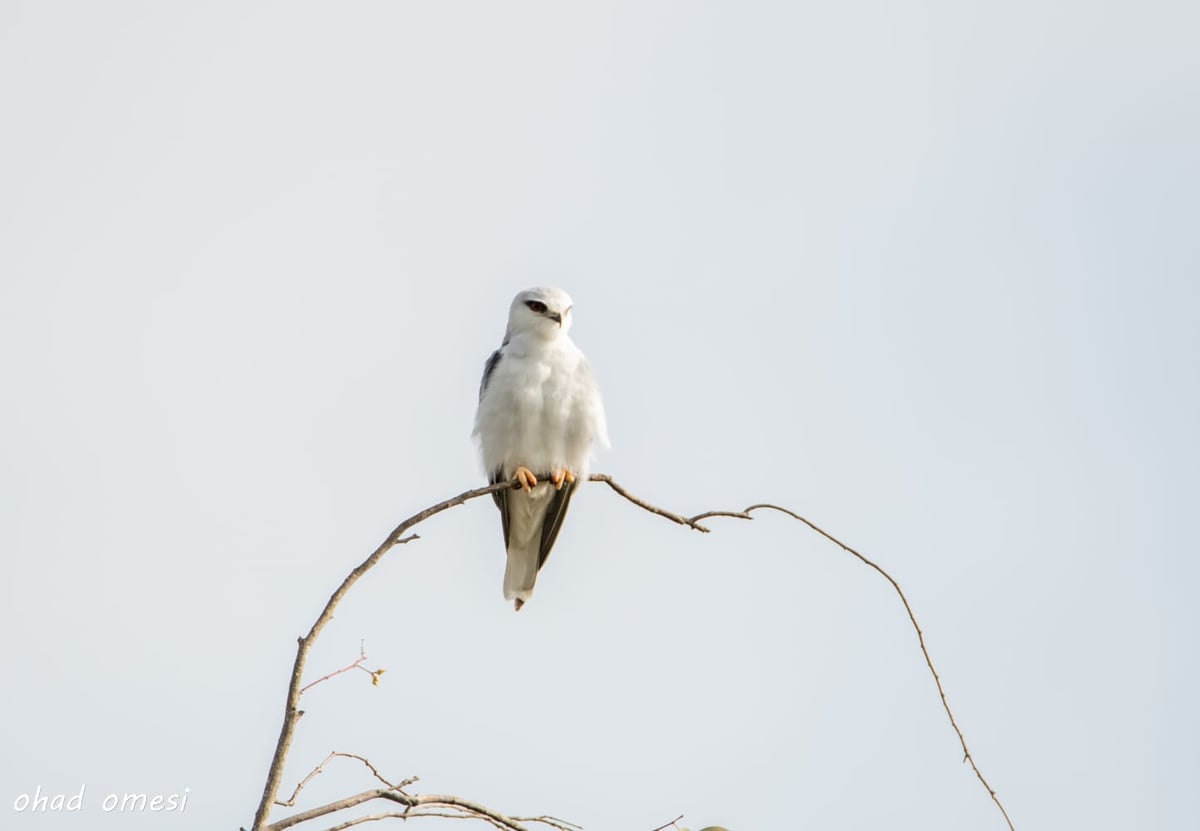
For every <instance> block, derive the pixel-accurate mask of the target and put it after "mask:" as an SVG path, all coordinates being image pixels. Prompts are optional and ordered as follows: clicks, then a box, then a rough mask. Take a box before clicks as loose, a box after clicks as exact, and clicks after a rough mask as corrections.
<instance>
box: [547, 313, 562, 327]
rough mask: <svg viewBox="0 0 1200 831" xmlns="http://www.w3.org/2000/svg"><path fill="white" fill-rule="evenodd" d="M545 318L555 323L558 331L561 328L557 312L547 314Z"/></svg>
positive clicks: (560, 320)
mask: <svg viewBox="0 0 1200 831" xmlns="http://www.w3.org/2000/svg"><path fill="white" fill-rule="evenodd" d="M546 317H548V318H550V319H551V320H553V321H554V322H555V323H557V324H558V328H559V329H561V328H562V315H560V314H559V313H558V312H554V313H553V314H548V315H546Z"/></svg>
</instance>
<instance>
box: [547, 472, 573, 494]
mask: <svg viewBox="0 0 1200 831" xmlns="http://www.w3.org/2000/svg"><path fill="white" fill-rule="evenodd" d="M550 481H551V482H553V483H554V489H555V490H556V491H560V490H562V486H563V483H564V482H566V483H567V484H572V483H574V482H575V474H574V473H572V472H571V471H569V470H567V469H566V468H563V469H562V470H552V471H550Z"/></svg>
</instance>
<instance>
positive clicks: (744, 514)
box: [692, 503, 1015, 831]
mask: <svg viewBox="0 0 1200 831" xmlns="http://www.w3.org/2000/svg"><path fill="white" fill-rule="evenodd" d="M761 510H771V511H779V512H780V513H782V514H787V515H788V516H790V517H791V518H792V519H795V520H798V521H799V522H802V523H804V524H805V525H807V526H808V527H809V528H811V529H812V530H813V531H816V532H817V533H818V534H820V535H821V536H822V537H824V538H825V539H827V540H829V541H830V542H831V543H833V544H834V545H836V546H838V547H839V548H841V549H842V550H843V551H845V552H846V553H848V554H852V555H854V556H855V557H857V558H858V559H859V560H860V561H861V562H863V563H864V564H866V565H868V566H870V567H871V568H873V569H875V571H877V572H879V574H880V575H882V576H883V578H884V579H885V580H887V581H888V582H889V583H891V584H892V588H893V589H895V590H896V594H898V595H899V596H900V602H901V603H903V604H904V611H906V612H907V613H908V619H909V620H910V621H911V622H912V626H913V629H914V630H915V631H916V633H917V642H918V643H919V644H920V646H921V654H922V655H924V656H925V664H926V666H928V667H929V673H930V674H931V675H932V676H933V683H934V684H936V685H937V691H938V695H939V696H941V699H942V709H944V710H945V711H946V715H947V716H948V717H949V719H950V726H951V727H953V728H954V732H955V734H956V735H957V736H958V742H959V744H961V745H962V749H963V761H964V762H969V763H970V764H971V770H973V771H975V776H976V777H977V778H978V779H979V782H980V784H982V785H983V787H984V788H986V789H987V792H988V795H989V796H991V798H992V801H993V802H995V803H996V807H997V808H999V809H1000V813H1001V814H1003V815H1004V821H1005V822H1006V823H1008V827H1009V829H1010V831H1015V829H1014V828H1013V823H1012V820H1011V819H1010V818H1009V816H1008V811H1006V810H1005V809H1004V805H1003V804H1002V803H1001V802H1000V797H998V796H996V791H995V790H993V789H992V786H991V785H989V784H988V781H987V780H986V779H984V778H983V773H982V772H981V771H980V770H979V766H978V765H976V764H975V757H974V756H972V755H971V751H970V750H968V749H967V740H966V738H965V737H964V736H963V732H962V730H961V729H960V728H959V726H958V721H957V720H956V719H955V718H954V711H953V710H951V709H950V702H949V701H947V699H946V689H945V687H943V686H942V678H941V676H940V675H938V671H937V669H936V668H935V667H934V665H933V658H932V657H930V655H929V647H928V646H927V645H926V644H925V633H924V632H923V631H922V630H921V624H919V623H917V616H916V615H915V614H914V613H913V610H912V606H911V605H909V602H908V598H907V597H905V595H904V591H903V590H902V589H901V588H900V584H899V583H897V582H896V580H895V578H893V577H892V575H890V574H888V573H887V572H886V571H884V569H883V568H882V567H881V566H880V565H879V564H878V563H876V562H875V561H874V560H871V559H869V558H867V557H866V556H864V555H863V554H862V553H860V552H858V551H856V550H855V549H853V548H851V547H850V546H848V545H846V543H844V542H842V541H841V540H839V539H838V538H837V537H835V536H833V535H832V534H830V533H829V532H828V531H826V530H825V529H823V528H821V527H820V526H818V525H816V524H814V523H813V522H810V521H809V520H807V519H805V518H804V517H802V516H800V515H799V514H797V513H796V512H795V511H790V510H788V509H787V508H781V507H780V506H778V505H770V504H767V503H760V504H757V505H751V506H750V507H749V508H747V509H746V510H744V511H709V512H708V513H704V514H698V515H697V516H695V517H692V519H693V521H694V520H697V519H704V518H707V517H716V516H722V517H732V518H735V519H753V518H754V517H753V516H751V514H752V512H754V511H761Z"/></svg>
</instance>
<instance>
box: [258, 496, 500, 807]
mask: <svg viewBox="0 0 1200 831" xmlns="http://www.w3.org/2000/svg"><path fill="white" fill-rule="evenodd" d="M514 487H519V485H517V483H515V482H500V483H498V484H495V485H488V486H487V487H484V488H475V489H474V490H469V491H464V492H462V493H460V494H459V495H458V496H453V497H451V498H450V499H446V500H444V501H442V502H439V503H437V504H436V505H432V506H430V507H428V508H426V509H425V510H423V511H421V512H420V513H417V514H413V515H412V516H410V517H409V518H408V519H406V520H404V522H401V523H400V524H399V525H397V526H396V527H395V528H394V529H393V530H392V533H390V534H388V535H387V539H385V540H384V541H383V542H382V543H380V544H379V547H378V548H376V549H375V551H373V552H372V553H371V556H370V557H367V559H365V560H363V561H362V563H360V564H359V565H358V567H357V568H355V569H354V570H353V571H351V572H350V574H348V575H347V576H346V579H345V580H343V581H342V584H341V585H340V586H338V587H337V590H336V591H335V592H334V593H333V594H332V595H330V597H329V601H328V602H327V603H326V604H325V608H324V609H323V610H322V611H321V614H320V615H319V616H318V617H317V619H316V622H314V623H313V625H312V628H311V629H309V630H308V634H307V635H305V636H304V637H302V638H298V639H297V645H296V660H295V663H293V664H292V680H291V682H290V683H289V684H288V695H287V703H286V704H285V706H284V710H283V726H282V727H281V728H280V730H279V740H278V741H277V742H276V743H275V755H274V756H273V757H272V758H271V766H270V767H269V768H268V769H267V783H266V785H265V786H264V787H263V794H262V799H261V800H260V801H259V803H258V810H257V811H256V812H255V813H254V831H263V829H265V828H266V827H267V818H268V817H269V816H270V814H271V806H272V805H273V804H274V802H275V799H276V797H277V796H278V795H279V783H280V781H281V780H282V779H283V763H284V760H286V759H287V754H288V750H289V749H290V748H291V746H292V737H293V735H295V732H296V722H297V721H299V720H300V716H301V715H303V711H302V710H301V709H300V708H299V703H300V693H301V690H302V687H301V686H300V681H301V678H302V677H303V676H304V664H305V663H306V662H307V660H308V650H309V649H310V648H312V644H313V642H314V641H315V640H316V639H317V636H318V635H320V634H321V630H322V629H324V628H325V624H327V623H329V621H330V620H331V619H332V618H333V610H334V609H336V608H337V605H338V603H340V602H341V600H342V598H343V597H345V596H346V592H348V591H350V587H351V586H353V585H354V584H355V583H357V582H358V579H359V578H360V577H362V576H363V575H364V574H366V573H367V572H368V571H370V570H371V568H372V567H374V566H375V564H376V563H378V562H379V561H380V560H381V559H383V555H384V554H386V553H388V551H390V550H392V548H394V547H395V546H397V545H402V544H404V543H407V542H412V541H413V540H416V539H420V537H418V536H417V535H416V534H413V535H411V536H408V537H405V536H404V534H405V532H406V531H408V529H409V528H412V527H413V526H414V525H417V524H418V523H421V522H424V521H425V520H427V519H429V518H430V517H431V516H434V515H436V514H440V513H441V512H442V511H445V510H447V509H448V508H453V507H455V506H456V505H461V504H463V503H464V502H467V501H468V500H471V499H475V498H477V497H480V496H486V495H487V494H490V493H495V492H496V491H502V490H505V489H508V488H514Z"/></svg>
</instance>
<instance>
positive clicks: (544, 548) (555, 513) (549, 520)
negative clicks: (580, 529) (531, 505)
mask: <svg viewBox="0 0 1200 831" xmlns="http://www.w3.org/2000/svg"><path fill="white" fill-rule="evenodd" d="M576 484H577V483H576V482H563V486H562V489H561V490H557V491H555V492H554V495H553V496H551V497H550V504H549V505H548V506H546V517H545V519H543V520H542V544H541V547H540V548H538V570H539V571H540V570H541V568H542V566H543V565H545V563H546V558H547V557H549V556H550V549H551V548H553V547H554V541H555V540H556V539H558V529H560V528H562V523H563V520H564V519H566V516H567V507H568V506H569V505H570V504H571V495H572V494H573V493H574V492H575V485H576ZM505 522H506V523H507V520H505ZM505 536H506V537H507V536H508V535H507V533H506V534H505ZM506 544H507V540H506Z"/></svg>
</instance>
